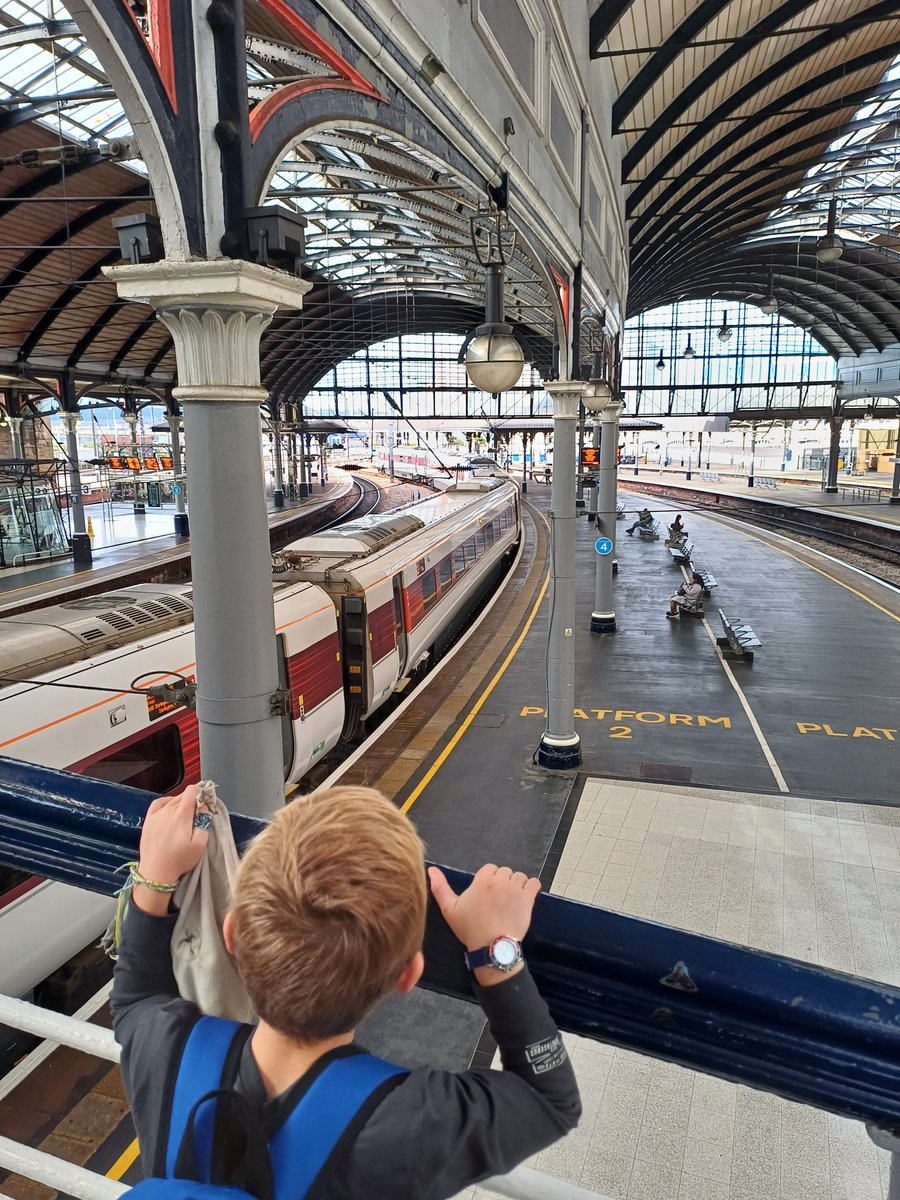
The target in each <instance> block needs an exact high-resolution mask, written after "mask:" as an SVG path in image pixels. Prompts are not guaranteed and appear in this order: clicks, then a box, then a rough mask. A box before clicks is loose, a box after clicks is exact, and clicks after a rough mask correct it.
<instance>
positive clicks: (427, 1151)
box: [112, 787, 581, 1200]
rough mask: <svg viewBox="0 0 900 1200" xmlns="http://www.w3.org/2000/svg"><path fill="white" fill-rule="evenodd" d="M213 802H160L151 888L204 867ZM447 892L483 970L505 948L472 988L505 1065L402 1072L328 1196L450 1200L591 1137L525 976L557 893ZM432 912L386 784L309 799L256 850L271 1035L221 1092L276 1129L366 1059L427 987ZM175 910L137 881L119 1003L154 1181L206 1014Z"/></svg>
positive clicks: (253, 870)
mask: <svg viewBox="0 0 900 1200" xmlns="http://www.w3.org/2000/svg"><path fill="white" fill-rule="evenodd" d="M196 796H197V788H196V787H188V788H187V789H186V790H185V791H184V792H182V794H181V795H180V796H169V797H164V798H162V799H159V800H155V801H154V802H153V803H152V804H151V805H150V808H149V809H148V812H147V817H146V819H145V822H144V828H143V833H142V836H141V848H140V863H139V866H138V876H139V877H140V878H141V879H144V880H147V881H150V882H152V883H153V884H154V885H157V886H171V885H172V884H174V883H175V882H177V880H178V878H179V877H180V876H182V875H184V874H186V873H188V872H189V871H191V870H193V868H194V867H195V866H196V864H197V863H198V862H199V861H200V858H201V857H202V855H203V852H204V849H205V846H206V841H207V834H206V833H205V831H204V830H202V829H200V828H198V827H197V826H196V825H195V816H196ZM429 881H430V884H431V890H432V894H433V895H434V898H435V901H436V903H437V904H438V906H439V908H440V910H441V912H442V913H443V915H444V918H445V919H446V921H447V923H448V925H449V926H450V928H451V929H452V931H453V933H454V934H455V935H456V936H457V937H458V938H459V940H460V942H462V943H463V946H464V947H465V950H466V952H467V953H469V954H471V955H472V956H473V958H474V959H475V963H480V962H483V961H484V960H485V959H486V958H490V957H491V956H486V955H485V954H483V953H481V952H482V951H484V950H485V948H487V947H490V946H491V945H492V943H493V944H494V946H495V949H494V952H493V956H492V961H493V962H494V963H499V965H491V962H488V964H487V965H475V969H474V972H473V973H474V977H475V994H476V996H477V998H478V1000H479V1002H480V1004H481V1006H482V1008H483V1010H484V1012H485V1015H486V1016H487V1019H488V1021H489V1023H490V1026H491V1032H492V1033H493V1035H494V1038H495V1040H496V1041H497V1044H498V1046H499V1048H500V1054H501V1058H502V1061H503V1066H504V1070H503V1071H502V1072H501V1071H491V1070H484V1069H480V1070H471V1071H464V1072H462V1073H460V1074H454V1073H452V1072H449V1071H438V1070H432V1069H417V1070H414V1071H411V1072H410V1073H408V1074H404V1075H402V1076H399V1077H396V1078H395V1079H394V1080H393V1081H391V1082H390V1083H389V1084H388V1085H387V1086H386V1087H385V1088H384V1089H383V1094H381V1095H380V1099H378V1101H377V1104H376V1106H375V1107H374V1109H372V1110H370V1111H369V1112H368V1115H367V1116H366V1119H365V1120H364V1123H363V1124H362V1127H361V1128H359V1129H358V1131H356V1132H355V1136H354V1137H352V1140H348V1139H345V1141H344V1142H343V1143H341V1144H340V1146H339V1149H340V1151H341V1153H340V1154H339V1155H336V1156H334V1157H333V1160H329V1163H328V1164H327V1165H326V1171H328V1178H327V1180H325V1179H319V1180H317V1184H316V1186H315V1187H314V1189H313V1191H315V1194H316V1195H317V1196H327V1197H329V1200H332V1198H334V1200H338V1198H340V1200H344V1198H346V1200H350V1198H354V1200H359V1198H360V1197H365V1198H366V1200H380V1198H385V1200H387V1198H390V1200H404V1198H406V1197H408V1198H409V1200H443V1198H445V1197H450V1196H453V1195H455V1194H456V1193H457V1192H458V1191H460V1190H461V1189H463V1188H465V1187H467V1186H468V1185H470V1184H472V1183H474V1182H476V1181H477V1180H479V1179H483V1178H486V1177H487V1176H490V1175H495V1174H503V1173H505V1172H506V1171H509V1170H511V1169H512V1167H514V1166H515V1165H516V1164H517V1163H519V1162H521V1161H522V1160H523V1159H525V1158H527V1157H528V1156H529V1155H531V1154H533V1153H535V1152H536V1151H538V1150H541V1149H543V1148H544V1147H546V1146H549V1145H550V1144H551V1143H552V1142H554V1141H556V1140H557V1139H558V1138H560V1137H562V1135H563V1134H564V1133H566V1132H568V1130H570V1129H572V1128H574V1126H575V1125H576V1124H577V1122H578V1118H579V1116H580V1113H581V1106H580V1101H579V1097H578V1089H577V1085H576V1083H575V1077H574V1073H573V1071H572V1067H571V1064H570V1063H569V1061H568V1059H567V1056H566V1052H565V1049H564V1048H563V1046H562V1042H561V1039H560V1036H559V1033H558V1031H557V1029H556V1027H555V1025H554V1023H553V1021H552V1019H551V1017H550V1014H549V1012H548V1010H547V1006H546V1005H545V1004H544V1002H543V1001H542V1000H541V998H540V996H539V994H538V992H537V989H536V988H535V985H534V983H533V981H532V979H531V977H530V975H529V974H528V970H527V968H526V966H525V963H524V962H523V961H516V960H517V957H518V953H519V952H518V942H519V941H521V939H522V938H523V937H524V935H525V934H526V933H527V931H528V927H529V924H530V921H531V912H532V909H533V907H534V902H535V899H536V898H537V894H538V892H539V891H540V883H539V881H538V880H536V879H527V878H526V877H525V875H524V874H522V873H520V872H517V873H513V872H512V871H511V870H510V869H509V868H506V867H499V868H498V867H495V866H493V865H488V866H485V867H482V868H481V870H480V871H479V872H478V874H477V875H476V876H475V879H474V880H473V882H472V884H471V885H470V887H469V888H467V889H466V891H465V892H463V893H462V895H460V896H457V895H455V894H454V892H453V891H452V889H451V888H450V885H449V884H448V882H447V880H446V878H445V877H444V875H443V873H442V872H441V871H440V870H439V869H438V868H436V867H432V868H431V869H430V872H429ZM426 901H427V897H426V886H425V872H424V854H423V846H422V843H421V841H420V840H419V838H418V836H417V835H416V832H415V829H414V828H413V826H412V823H411V822H410V821H409V820H408V819H407V818H406V817H405V816H403V814H401V813H400V812H399V810H398V809H397V808H395V806H394V805H393V804H391V803H390V801H388V800H386V799H385V798H384V797H383V796H382V795H380V794H379V793H378V792H375V791H372V790H371V789H369V788H334V789H332V790H330V791H325V792H320V793H318V794H314V795H312V796H307V797H304V798H302V799H299V800H296V801H294V802H293V803H291V804H289V805H288V806H287V807H286V808H284V809H283V810H281V811H280V812H279V813H278V814H277V816H276V817H275V819H274V821H273V822H272V824H271V825H270V826H268V828H267V829H266V830H265V831H264V832H263V833H262V834H260V836H259V837H258V838H257V839H256V841H255V842H254V843H253V845H252V846H251V848H250V849H249V850H248V851H247V853H246V854H245V855H244V858H243V861H242V863H241V868H240V872H239V875H238V880H237V884H236V887H235V897H234V906H233V908H232V911H231V912H230V913H229V914H228V916H227V918H226V920H225V924H224V934H225V942H226V945H227V947H228V949H229V951H230V952H231V953H233V954H234V956H235V960H236V963H237V967H238V971H239V973H240V975H241V978H242V980H243V982H244V985H245V987H246V989H247V992H248V993H249V995H250V998H251V1000H252V1002H253V1004H254V1006H255V1009H256V1011H257V1013H258V1015H259V1024H258V1025H257V1026H256V1028H255V1029H254V1031H253V1032H252V1036H250V1037H249V1039H248V1040H247V1041H246V1042H245V1043H244V1045H243V1049H242V1050H240V1057H239V1061H237V1062H236V1063H235V1064H234V1072H233V1078H231V1079H228V1080H226V1079H224V1078H223V1080H222V1086H228V1087H231V1088H233V1089H234V1091H236V1092H237V1093H239V1094H240V1095H241V1096H243V1097H245V1098H246V1100H247V1102H248V1103H249V1107H250V1108H252V1109H253V1110H254V1111H255V1112H258V1113H260V1114H261V1117H262V1120H263V1122H264V1123H265V1125H266V1129H267V1130H269V1131H271V1130H272V1129H273V1128H275V1127H277V1125H278V1123H279V1120H281V1121H283V1120H284V1119H285V1110H286V1109H287V1111H290V1107H292V1105H293V1104H295V1103H296V1102H297V1101H296V1097H297V1094H298V1091H299V1092H302V1091H303V1088H304V1084H298V1081H300V1080H302V1079H303V1078H304V1076H306V1075H307V1072H310V1077H311V1078H313V1077H315V1076H316V1074H317V1073H318V1072H319V1071H320V1070H321V1069H322V1067H323V1064H324V1063H326V1062H328V1061H331V1060H333V1059H334V1058H336V1057H341V1056H346V1055H348V1054H352V1053H353V1048H352V1042H353V1031H354V1028H355V1026H356V1025H357V1024H358V1023H359V1021H361V1020H362V1018H363V1017H364V1016H366V1015H367V1013H369V1012H370V1011H371V1010H372V1008H374V1007H375V1005H376V1004H377V1003H378V1002H379V1000H381V999H382V998H383V997H384V996H386V995H387V994H388V993H389V992H390V991H394V990H396V991H398V992H401V993H405V992H410V991H411V990H412V989H413V988H414V987H415V985H416V983H417V982H418V980H419V978H420V976H421V974H422V970H423V967H424V958H423V956H422V950H421V946H422V936H423V931H424V923H425V907H426ZM169 910H170V895H169V894H166V893H165V892H161V891H159V890H153V889H150V888H148V887H146V886H142V885H141V884H140V883H138V882H136V883H135V888H134V893H133V898H132V904H131V907H130V909H129V912H128V915H127V918H126V920H125V923H124V928H123V933H122V938H121V942H120V946H119V959H118V962H117V964H116V972H115V982H114V987H113V994H112V1009H113V1017H114V1026H113V1027H114V1030H115V1035H116V1038H117V1040H118V1041H119V1043H120V1044H121V1046H122V1074H123V1078H124V1081H125V1087H126V1091H127V1093H128V1096H129V1099H130V1102H131V1108H132V1113H133V1116H134V1122H135V1127H136V1129H137V1132H138V1136H139V1138H140V1144H141V1149H142V1153H143V1156H144V1169H145V1173H146V1174H147V1175H160V1174H163V1173H164V1172H165V1156H166V1145H165V1144H166V1139H167V1134H168V1122H169V1112H170V1110H171V1105H172V1100H171V1097H172V1091H173V1087H174V1079H175V1075H176V1073H177V1071H178V1067H179V1062H180V1058H181V1054H182V1050H183V1048H184V1045H185V1042H186V1040H187V1038H188V1035H189V1034H190V1033H191V1030H192V1028H193V1027H194V1025H195V1024H196V1022H197V1021H198V1020H199V1019H200V1017H201V1013H200V1012H199V1010H198V1009H197V1008H196V1006H195V1005H193V1004H191V1003H189V1002H188V1001H185V1000H182V999H180V998H179V996H178V991H177V988H176V986H175V980H174V977H173V974H172V965H171V957H170V951H169V941H170V938H171V935H172V928H173V925H174V921H175V915H174V913H172V912H170V911H169ZM462 952H463V951H462V949H461V950H460V953H462ZM473 965H474V964H473ZM295 1085H298V1086H295ZM350 1132H351V1133H352V1132H353V1130H351V1131H350ZM269 1136H271V1134H269ZM326 1184H327V1186H326ZM242 1186H246V1184H242ZM310 1194H312V1193H310Z"/></svg>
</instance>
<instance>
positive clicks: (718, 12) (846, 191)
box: [590, 0, 900, 357]
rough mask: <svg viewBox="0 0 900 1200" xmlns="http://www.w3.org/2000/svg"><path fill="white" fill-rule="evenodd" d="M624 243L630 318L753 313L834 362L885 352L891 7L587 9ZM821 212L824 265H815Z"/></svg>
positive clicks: (894, 75)
mask: <svg viewBox="0 0 900 1200" xmlns="http://www.w3.org/2000/svg"><path fill="white" fill-rule="evenodd" d="M590 30H591V52H592V55H593V56H594V57H595V58H598V59H604V60H606V62H607V63H608V66H609V68H610V70H611V72H612V75H613V78H614V79H615V85H616V86H615V91H616V99H615V102H614V104H613V110H612V119H613V133H614V134H618V135H620V138H619V141H620V144H621V145H622V146H623V148H624V152H625V155H624V164H623V183H624V185H625V187H626V190H627V193H628V199H627V211H628V218H629V229H630V239H631V286H630V291H629V299H628V310H629V315H630V316H634V315H637V314H638V313H640V312H644V311H646V310H648V309H652V308H656V307H658V306H660V305H663V304H671V303H676V302H678V301H680V300H686V299H695V298H708V297H721V298H722V299H723V300H742V301H748V302H750V303H757V304H759V303H760V302H761V301H764V300H765V299H766V298H767V297H768V296H769V295H772V296H774V297H775V299H776V300H777V301H778V305H779V311H780V313H781V315H782V316H785V317H786V318H787V319H788V320H791V321H793V322H795V323H796V324H799V325H801V326H803V327H805V328H807V329H809V330H810V332H811V333H812V335H813V336H814V337H815V338H816V339H817V340H818V341H820V342H821V343H822V345H824V346H825V347H826V348H827V349H828V350H829V351H830V352H831V353H832V354H833V355H834V356H835V357H838V356H842V355H855V354H859V353H862V352H863V351H867V350H872V349H875V350H881V349H883V348H884V347H886V346H889V345H892V344H894V343H897V342H898V341H900V258H898V253H897V252H898V249H900V203H898V197H897V196H896V194H895V193H896V191H897V175H898V169H897V168H898V153H900V136H898V122H900V71H898V69H897V68H896V66H895V58H896V56H897V55H898V54H900V8H898V6H897V5H896V4H894V3H883V2H882V3H870V2H868V0H862V2H861V0H821V2H819V3H809V0H760V2H758V3H746V2H744V0H732V2H730V3H729V2H728V0H682V2H681V3H677V4H660V3H659V0H633V2H632V0H601V2H600V3H599V4H595V5H594V7H593V10H592V14H591V19H590ZM832 201H834V202H835V210H836V233H837V235H838V236H839V237H840V239H841V240H842V241H843V253H842V255H841V257H840V258H839V259H838V260H837V261H833V262H823V261H822V259H821V256H819V255H817V254H816V247H817V243H818V242H819V239H820V238H822V237H823V236H824V235H825V234H826V232H827V223H828V210H829V205H830V203H831V202H832Z"/></svg>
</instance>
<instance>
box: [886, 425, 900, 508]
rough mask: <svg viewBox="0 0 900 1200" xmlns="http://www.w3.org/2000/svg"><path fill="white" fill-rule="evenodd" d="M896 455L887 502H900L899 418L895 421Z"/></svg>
mask: <svg viewBox="0 0 900 1200" xmlns="http://www.w3.org/2000/svg"><path fill="white" fill-rule="evenodd" d="M896 455H897V457H896V458H895V459H894V460H893V463H894V478H893V479H892V480H891V494H890V496H889V497H888V504H900V420H898V421H897V449H896Z"/></svg>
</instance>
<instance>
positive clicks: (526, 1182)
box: [0, 987, 609, 1200]
mask: <svg viewBox="0 0 900 1200" xmlns="http://www.w3.org/2000/svg"><path fill="white" fill-rule="evenodd" d="M108 995H109V988H108V987H107V988H104V989H102V991H100V992H98V993H97V996H96V997H94V999H93V1000H92V1001H89V1002H88V1005H86V1006H85V1008H92V1009H93V1010H94V1011H96V1009H97V1008H99V1007H100V1005H101V1004H102V1003H103V1002H104V1001H105V1000H106V998H107V996H108ZM0 1025H10V1026H12V1028H13V1029H21V1030H23V1031H24V1032H25V1033H32V1034H34V1035H35V1036H37V1037H42V1038H45V1039H46V1041H45V1042H44V1043H43V1044H42V1046H40V1047H39V1048H38V1051H36V1052H35V1053H41V1052H43V1054H44V1056H45V1057H46V1053H47V1048H49V1049H51V1050H52V1049H54V1048H55V1047H56V1046H57V1045H63V1046H71V1047H72V1048H73V1049H75V1050H81V1051H83V1052H84V1053H85V1054H92V1055H93V1056H94V1057H95V1058H104V1059H106V1060H107V1061H108V1062H114V1063H117V1062H118V1061H119V1058H120V1055H121V1051H120V1049H119V1046H118V1044H117V1043H116V1040H115V1038H114V1037H113V1034H112V1030H110V1029H104V1028H102V1027H101V1026H98V1025H90V1024H88V1023H87V1021H85V1020H84V1019H83V1018H80V1017H79V1016H74V1017H65V1016H62V1015H60V1014H59V1013H54V1012H49V1011H48V1010H47V1009H45V1008H38V1007H37V1005H34V1004H27V1003H26V1002H25V1001H24V1000H14V999H11V998H10V997H9V996H2V995H0ZM29 1057H30V1056H29ZM18 1070H19V1068H18V1067H16V1068H14V1070H13V1071H12V1072H10V1075H11V1076H15V1075H16V1074H17V1072H18ZM5 1085H6V1080H5V1079H3V1080H0V1095H3V1094H8V1093H9V1091H10V1090H11V1088H6V1086H5ZM0 1169H2V1170H6V1171H12V1172H13V1173H14V1174H16V1175H21V1176H23V1177H24V1178H26V1179H33V1180H34V1181H35V1182H37V1183H43V1184H46V1186H47V1187H51V1188H53V1189H54V1190H56V1191H58V1192H61V1193H63V1194H65V1195H69V1196H74V1197H76V1200H118V1198H119V1196H121V1195H122V1194H123V1192H126V1191H128V1186H127V1185H126V1184H124V1183H119V1182H117V1181H115V1180H112V1179H108V1178H106V1177H105V1176H103V1175H98V1174H97V1173H96V1172H95V1171H90V1170H88V1169H87V1168H85V1167H79V1166H76V1165H75V1164H74V1163H69V1162H65V1161H64V1160H63V1159H61V1158H56V1157H55V1156H54V1155H52V1154H46V1153H45V1152H44V1151H42V1150H35V1149H34V1148H32V1147H31V1146H23V1145H21V1144H20V1143H19V1142H14V1141H12V1140H11V1139H10V1138H6V1137H2V1136H0ZM482 1186H483V1187H485V1188H489V1189H490V1190H491V1191H493V1192H498V1193H499V1194H500V1195H501V1196H508V1197H510V1198H511V1200H609V1198H608V1197H605V1196H600V1195H599V1194H598V1193H597V1192H590V1191H587V1190H586V1189H585V1188H582V1187H578V1186H576V1185H574V1184H570V1183H566V1182H564V1181H563V1180H561V1179H555V1178H554V1177H553V1176H552V1175H547V1174H545V1173H544V1172H543V1171H536V1170H534V1169H533V1168H531V1167H517V1168H516V1169H515V1170H513V1171H510V1172H509V1174H508V1175H496V1176H494V1177H493V1178H492V1179H488V1180H486V1181H485V1182H484V1184H483V1185H482Z"/></svg>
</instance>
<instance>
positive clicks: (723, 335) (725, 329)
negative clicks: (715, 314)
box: [718, 309, 732, 342]
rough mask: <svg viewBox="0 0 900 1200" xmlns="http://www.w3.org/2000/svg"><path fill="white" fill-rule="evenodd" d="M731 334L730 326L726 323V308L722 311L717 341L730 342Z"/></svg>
mask: <svg viewBox="0 0 900 1200" xmlns="http://www.w3.org/2000/svg"><path fill="white" fill-rule="evenodd" d="M731 334H732V328H731V326H730V325H729V324H728V310H727V309H726V310H724V311H723V313H722V324H721V326H720V328H719V334H718V336H719V341H720V342H730V341H731Z"/></svg>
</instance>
